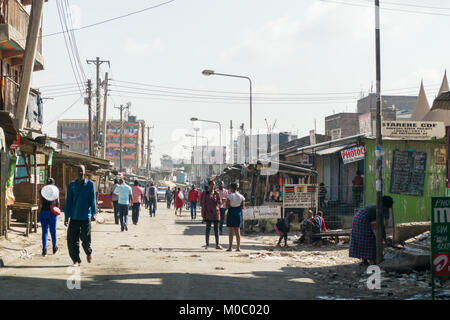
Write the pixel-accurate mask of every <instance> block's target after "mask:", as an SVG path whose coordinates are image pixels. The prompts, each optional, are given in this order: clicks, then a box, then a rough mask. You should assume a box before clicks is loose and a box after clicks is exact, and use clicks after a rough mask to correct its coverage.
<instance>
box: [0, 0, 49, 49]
mask: <svg viewBox="0 0 450 320" xmlns="http://www.w3.org/2000/svg"><path fill="white" fill-rule="evenodd" d="M0 2H1V3H2V6H1V13H0V14H1V21H0V22H1V23H3V24H9V25H10V26H12V27H13V28H14V29H16V30H17V32H18V33H19V35H18V36H17V38H16V39H14V38H13V39H12V40H14V41H15V42H18V44H19V45H20V46H21V47H22V49H25V42H26V38H27V34H28V22H29V20H30V14H29V13H28V12H27V10H26V9H25V7H24V6H23V5H22V4H21V3H20V1H18V0H0ZM37 52H39V53H40V54H42V28H41V29H40V30H39V39H38V47H37Z"/></svg>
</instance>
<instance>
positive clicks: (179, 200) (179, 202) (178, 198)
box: [174, 188, 184, 217]
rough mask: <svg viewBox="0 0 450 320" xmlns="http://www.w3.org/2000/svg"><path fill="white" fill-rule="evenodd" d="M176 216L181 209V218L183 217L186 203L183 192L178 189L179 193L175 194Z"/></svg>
mask: <svg viewBox="0 0 450 320" xmlns="http://www.w3.org/2000/svg"><path fill="white" fill-rule="evenodd" d="M174 202H175V215H177V210H178V209H180V217H181V210H182V209H183V202H184V194H183V191H181V188H178V191H177V192H175V200H174Z"/></svg>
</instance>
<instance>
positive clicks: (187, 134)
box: [186, 133, 209, 171]
mask: <svg viewBox="0 0 450 320" xmlns="http://www.w3.org/2000/svg"><path fill="white" fill-rule="evenodd" d="M186 137H200V138H203V139H206V150H208V149H209V141H208V138H207V137H205V136H197V133H196V135H195V136H194V135H193V134H190V133H186ZM203 159H204V156H203V145H202V163H201V165H202V169H203V163H204V161H203ZM202 171H203V170H202Z"/></svg>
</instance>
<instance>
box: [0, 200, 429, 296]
mask: <svg viewBox="0 0 450 320" xmlns="http://www.w3.org/2000/svg"><path fill="white" fill-rule="evenodd" d="M162 206H163V205H161V204H160V207H162ZM100 216H101V217H104V218H105V221H104V222H103V223H102V224H100V223H95V222H94V223H93V230H92V247H93V262H92V263H91V264H88V263H87V262H86V259H85V255H84V253H82V255H81V257H82V260H83V261H82V265H81V267H80V268H73V267H71V260H70V258H69V255H68V252H67V245H66V229H65V227H64V226H63V225H62V218H60V219H59V220H60V221H59V223H58V234H59V242H58V246H59V248H60V250H59V252H57V253H56V254H55V255H52V254H51V253H50V254H49V255H48V256H47V257H42V256H41V255H40V250H41V249H40V245H39V246H37V245H36V246H35V247H34V249H33V250H32V251H29V253H30V254H31V255H28V256H27V255H24V254H23V253H22V255H21V256H22V258H19V256H20V254H19V252H18V251H17V249H16V250H14V249H12V248H9V249H10V250H9V251H8V248H5V246H3V247H2V249H3V250H1V252H2V253H3V254H5V252H7V253H8V254H13V255H15V256H16V257H17V258H16V259H15V260H13V261H11V262H10V263H9V264H7V265H6V266H5V267H3V268H0V287H1V290H0V299H36V298H39V299H195V300H197V299H201V300H210V299H234V300H236V299H271V300H272V299H317V298H318V297H319V298H320V297H331V298H334V297H344V298H345V297H347V298H350V297H351V298H362V299H364V298H373V297H380V298H383V297H386V298H388V297H389V298H401V297H404V296H405V295H412V294H413V292H412V291H410V290H407V291H406V292H403V293H401V292H399V293H395V296H392V295H393V294H392V293H391V294H389V293H387V292H386V290H384V289H383V290H378V292H377V293H374V292H372V291H369V290H368V289H367V288H366V285H365V283H364V281H365V280H364V279H365V278H367V275H366V276H364V274H365V269H362V267H360V266H358V263H357V260H355V259H351V258H348V249H347V248H346V247H345V246H336V245H332V246H323V247H321V248H316V247H312V246H297V247H295V248H292V249H290V250H280V249H274V245H273V244H274V242H275V241H276V239H278V237H276V236H273V235H272V236H247V237H245V236H244V237H243V238H242V248H241V249H242V251H241V252H236V251H233V252H226V251H225V249H226V248H227V246H228V245H227V243H228V237H227V236H225V235H224V236H221V238H220V242H221V244H222V246H223V247H224V250H216V249H215V248H214V245H213V244H214V235H213V233H212V234H211V237H210V243H211V246H210V248H209V249H208V250H205V249H204V247H202V246H203V245H204V243H205V239H204V237H205V236H204V232H205V225H204V224H202V223H201V220H199V219H197V221H191V219H190V216H188V214H187V212H184V213H183V217H182V218H179V217H175V215H174V212H173V211H172V210H170V211H169V210H167V209H165V208H160V209H158V212H157V214H156V217H149V215H148V212H147V210H145V209H141V213H140V220H139V223H138V225H137V226H134V225H133V224H132V223H131V221H129V231H127V232H120V226H118V225H116V224H114V219H113V216H112V214H111V213H102V214H101V215H100ZM129 218H131V211H130V216H129ZM130 220H131V219H130ZM226 232H227V230H226V228H225V229H224V234H226ZM33 236H34V242H35V243H36V244H40V240H39V237H40V230H39V233H38V234H34V235H33ZM30 240H31V239H29V240H28V241H30ZM49 246H50V247H51V245H49ZM5 249H6V251H5ZM49 251H51V250H49ZM1 252H0V253H1ZM77 272H79V276H78V275H77ZM68 279H69V282H68ZM77 279H79V280H80V282H79V287H80V289H77V288H76V287H77V285H76V284H77V283H78V282H76V281H75V280H77ZM68 283H69V286H68ZM403 286H404V284H403ZM68 287H72V288H73V289H69V288H68ZM74 287H75V288H74ZM404 288H405V287H404ZM418 289H420V288H418ZM424 290H426V289H425V288H423V289H421V290H419V291H418V292H419V293H420V292H424ZM414 293H417V290H416V291H414ZM389 298H388V299H389Z"/></svg>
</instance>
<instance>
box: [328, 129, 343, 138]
mask: <svg viewBox="0 0 450 320" xmlns="http://www.w3.org/2000/svg"><path fill="white" fill-rule="evenodd" d="M330 136H331V140H336V139H340V138H341V128H338V129H331V130H330Z"/></svg>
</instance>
